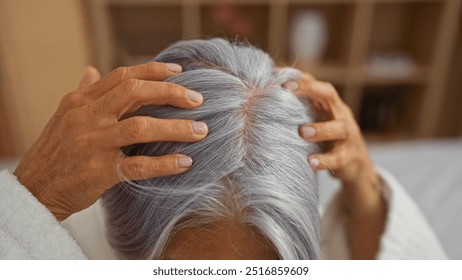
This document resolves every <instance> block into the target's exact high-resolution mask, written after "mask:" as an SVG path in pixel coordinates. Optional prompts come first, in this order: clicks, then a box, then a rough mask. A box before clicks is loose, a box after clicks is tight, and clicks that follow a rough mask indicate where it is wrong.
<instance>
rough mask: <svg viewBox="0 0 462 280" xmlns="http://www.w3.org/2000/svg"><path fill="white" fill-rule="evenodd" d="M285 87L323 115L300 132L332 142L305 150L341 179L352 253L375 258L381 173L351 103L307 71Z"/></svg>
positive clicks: (380, 227)
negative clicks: (322, 147) (324, 147)
mask: <svg viewBox="0 0 462 280" xmlns="http://www.w3.org/2000/svg"><path fill="white" fill-rule="evenodd" d="M284 87H285V88H287V89H289V90H291V91H293V92H294V93H295V94H296V95H298V96H301V97H306V98H309V99H310V100H311V104H312V105H313V107H314V109H315V110H316V113H317V116H318V117H320V118H321V121H319V122H316V123H310V124H305V125H302V126H301V127H300V129H299V132H300V135H301V136H302V137H303V138H304V139H305V140H307V141H310V142H324V141H329V142H330V144H332V148H331V149H328V150H327V151H324V152H323V153H320V154H314V155H311V156H309V162H310V165H311V166H312V168H313V169H315V170H322V169H330V170H331V171H332V175H333V176H335V177H337V178H338V179H340V180H341V181H342V185H343V188H342V192H341V202H342V204H343V205H342V206H343V210H344V212H345V214H346V218H347V220H346V227H347V232H348V241H349V247H350V256H351V258H353V259H373V258H375V257H376V255H377V252H378V250H379V244H380V240H381V239H380V238H381V235H382V233H383V231H384V228H385V217H386V205H385V202H384V200H383V197H382V194H381V190H380V188H377V187H376V186H378V185H379V184H380V179H379V176H378V175H377V173H376V172H375V169H374V165H373V163H372V160H371V158H370V156H369V153H368V151H367V146H366V142H365V141H364V138H363V136H362V135H361V130H360V129H359V126H358V124H357V123H356V121H355V118H354V116H353V113H352V111H351V109H350V108H349V107H348V106H347V105H346V104H345V103H344V102H343V101H342V99H340V97H339V95H338V93H337V91H336V90H335V88H334V86H332V84H330V83H326V82H321V81H317V80H316V79H314V78H313V76H311V75H310V74H304V75H303V77H302V78H301V79H300V80H297V81H290V82H287V83H285V85H284Z"/></svg>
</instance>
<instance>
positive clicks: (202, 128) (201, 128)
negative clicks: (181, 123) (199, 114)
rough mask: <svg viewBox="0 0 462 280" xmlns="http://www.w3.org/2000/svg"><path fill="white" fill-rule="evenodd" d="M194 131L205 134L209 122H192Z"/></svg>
mask: <svg viewBox="0 0 462 280" xmlns="http://www.w3.org/2000/svg"><path fill="white" fill-rule="evenodd" d="M192 126H193V130H194V133H196V134H205V133H207V124H206V123H204V122H193V123H192Z"/></svg>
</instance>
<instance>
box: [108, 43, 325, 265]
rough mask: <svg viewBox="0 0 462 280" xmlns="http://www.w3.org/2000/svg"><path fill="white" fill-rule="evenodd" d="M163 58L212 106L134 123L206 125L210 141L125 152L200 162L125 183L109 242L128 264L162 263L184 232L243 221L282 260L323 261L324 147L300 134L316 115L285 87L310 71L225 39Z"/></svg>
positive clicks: (111, 216)
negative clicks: (319, 159)
mask: <svg viewBox="0 0 462 280" xmlns="http://www.w3.org/2000/svg"><path fill="white" fill-rule="evenodd" d="M155 60H156V61H161V62H172V63H178V64H180V65H182V67H183V73H181V74H179V75H177V76H175V77H173V78H170V79H168V81H170V82H174V83H177V84H180V85H182V86H185V87H187V88H189V89H192V90H195V91H198V92H200V93H202V95H203V96H204V104H203V105H202V106H201V107H199V108H197V109H192V110H182V109H177V108H173V107H166V106H163V107H162V106H144V107H142V108H140V109H139V110H138V111H137V112H136V113H135V114H131V115H129V116H126V117H130V116H133V115H144V116H152V117H156V118H175V119H193V120H197V121H203V122H205V123H207V125H208V127H209V134H208V136H207V137H206V138H205V139H204V140H202V141H199V142H196V143H175V142H163V143H149V144H136V145H132V146H130V147H126V148H125V150H124V152H125V154H126V155H149V156H156V155H164V154H170V153H182V154H186V155H189V156H191V157H192V158H193V160H194V164H193V166H192V167H191V169H190V170H189V171H187V172H185V173H184V174H181V175H176V176H166V177H161V178H154V179H149V180H143V181H137V182H125V183H122V184H119V185H118V186H116V187H114V188H112V189H111V190H109V191H108V192H107V193H106V194H105V195H104V197H103V201H104V205H105V208H106V213H107V221H106V222H107V225H108V237H109V240H110V243H111V245H112V246H113V247H114V248H115V249H116V250H117V251H118V252H119V254H120V257H122V258H130V259H146V258H151V259H156V258H161V257H162V253H163V251H164V250H165V247H166V245H167V244H168V241H169V238H170V237H171V236H172V235H173V234H175V232H177V231H178V230H180V229H182V228H185V227H189V226H198V225H201V224H207V223H211V222H213V221H216V220H223V219H226V218H229V217H236V219H237V221H238V222H240V223H244V224H247V225H249V226H252V227H254V228H256V230H258V231H259V232H260V233H261V234H262V235H263V236H264V237H265V238H266V239H267V240H269V242H270V243H271V245H272V246H273V248H274V249H275V250H276V252H277V253H278V254H279V257H280V258H281V259H317V258H318V257H319V252H320V248H319V247H320V238H319V236H320V232H319V231H320V221H319V213H318V210H317V206H318V196H317V182H316V176H315V174H314V171H313V170H312V169H311V168H310V167H309V165H308V163H307V156H308V154H311V153H313V152H316V151H317V146H316V145H315V144H312V143H306V142H305V141H304V140H303V139H301V138H300V136H299V135H298V127H299V126H300V125H301V124H304V123H309V122H312V121H313V120H312V117H313V114H312V112H311V111H310V109H309V106H305V105H306V104H303V102H302V101H300V100H299V99H298V98H297V97H295V96H294V95H293V94H292V93H290V92H288V91H286V90H284V89H283V88H282V87H281V85H282V84H283V83H284V82H286V81H288V80H292V79H296V78H299V77H300V75H301V74H300V72H298V71H297V70H295V69H292V68H283V69H280V70H278V71H276V70H274V63H273V60H272V59H271V58H270V57H269V56H268V55H267V54H266V53H264V52H263V51H261V50H258V49H256V48H254V47H252V46H249V45H247V44H241V43H232V42H229V41H226V40H223V39H212V40H192V41H182V42H178V43H176V44H174V45H172V46H170V47H169V48H167V49H166V50H164V51H163V52H161V53H160V54H159V55H158V56H157V57H156V58H155ZM204 242H206V240H204Z"/></svg>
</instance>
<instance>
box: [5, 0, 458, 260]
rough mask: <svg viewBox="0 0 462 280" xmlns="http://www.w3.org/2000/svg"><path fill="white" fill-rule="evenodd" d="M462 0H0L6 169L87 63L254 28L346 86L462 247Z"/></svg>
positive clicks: (380, 155)
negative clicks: (459, 216)
mask: <svg viewBox="0 0 462 280" xmlns="http://www.w3.org/2000/svg"><path fill="white" fill-rule="evenodd" d="M461 2H462V1H460V0H234V1H219V0H65V1H63V0H41V1H33V0H21V1H14V0H0V158H3V160H0V169H1V167H2V162H3V166H9V167H10V168H13V166H14V164H15V162H17V159H18V157H20V156H21V155H22V154H23V153H24V152H25V151H26V150H27V149H28V147H30V145H31V144H32V143H33V142H34V141H35V139H36V138H37V137H38V135H39V134H40V132H41V131H42V129H43V127H44V126H45V124H46V122H47V121H48V119H49V118H50V117H51V115H52V114H53V112H54V111H55V110H56V107H57V105H58V103H59V100H60V99H61V97H62V96H63V95H64V94H66V93H67V92H69V91H71V90H73V89H75V88H76V87H77V85H78V83H79V80H80V78H81V75H82V74H83V70H84V66H85V65H88V64H92V65H95V66H97V67H98V68H99V69H101V71H102V72H103V73H108V72H110V71H111V69H114V68H115V67H117V66H120V65H132V64H137V63H141V62H144V61H146V60H147V59H150V58H152V57H153V56H155V55H156V54H157V53H158V52H159V51H161V50H163V49H164V48H165V47H167V46H168V45H170V44H171V43H173V42H176V41H178V40H181V39H193V38H212V37H217V36H219V37H229V38H232V39H237V40H247V41H249V42H250V43H252V44H254V45H256V46H258V47H260V48H262V49H263V50H265V51H267V52H269V53H270V54H271V56H272V57H273V58H274V59H275V61H276V62H277V64H278V65H281V66H295V67H298V68H300V69H302V70H305V71H309V72H312V73H313V74H314V75H315V76H316V77H317V78H318V79H322V80H326V81H329V82H331V83H333V84H334V85H335V87H336V88H337V90H338V91H339V93H340V95H341V97H342V98H343V99H344V100H345V102H346V103H347V104H348V105H349V106H350V107H351V108H352V109H353V112H354V113H355V116H356V118H357V121H358V123H359V124H360V126H361V128H362V131H363V133H364V135H365V136H366V138H367V140H368V141H369V143H370V145H371V151H372V155H373V157H374V158H375V159H376V161H377V162H378V163H379V164H381V165H384V166H385V167H386V168H388V169H389V170H391V171H392V172H394V173H395V175H396V176H397V177H398V179H399V180H400V181H401V182H403V184H405V186H406V188H407V189H408V191H409V192H410V193H411V194H412V195H413V197H414V198H415V199H416V201H417V202H418V203H419V205H420V206H422V207H423V208H424V209H423V211H424V213H425V214H426V215H427V217H428V218H429V219H430V222H431V223H432V225H433V226H434V227H435V228H436V230H437V233H438V235H439V237H440V238H441V239H442V240H443V242H444V245H445V248H446V249H447V250H448V252H449V253H450V256H451V257H453V258H462V245H461V244H462V242H460V236H462V225H461V226H458V227H456V228H454V224H459V222H456V221H455V217H456V215H457V213H458V214H462V206H461V205H462V188H461V182H462V177H461V175H459V174H462V167H461V166H462V141H461V139H462V138H460V137H461V136H462V107H461V105H462V16H461V8H462V3H461ZM6 158H12V159H11V160H6ZM438 168H440V169H438ZM425 174H426V175H427V177H425V176H423V175H425ZM434 174H439V175H440V176H439V177H438V176H434ZM457 176H458V177H457ZM443 177H444V178H443ZM448 178H449V179H448ZM326 184H327V183H326ZM422 185H425V186H426V187H425V186H424V187H425V188H424V187H423V186H422ZM432 189H433V191H432ZM321 195H322V199H324V200H325V199H327V197H328V195H324V196H323V194H321Z"/></svg>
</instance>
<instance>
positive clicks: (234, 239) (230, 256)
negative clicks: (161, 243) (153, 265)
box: [162, 219, 278, 260]
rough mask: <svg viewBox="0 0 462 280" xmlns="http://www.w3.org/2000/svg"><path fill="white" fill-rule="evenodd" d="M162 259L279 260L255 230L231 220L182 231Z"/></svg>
mask: <svg viewBox="0 0 462 280" xmlns="http://www.w3.org/2000/svg"><path fill="white" fill-rule="evenodd" d="M204 240H206V242H204ZM162 259H169V260H276V259H278V255H277V253H276V251H275V250H274V249H273V248H272V247H271V245H270V244H269V242H268V241H267V240H266V238H265V237H264V236H263V235H261V234H260V233H259V232H258V231H257V230H256V229H255V228H253V227H251V226H248V225H245V224H242V223H239V222H236V221H234V220H231V219H230V220H226V221H216V222H213V223H210V224H207V225H205V226H200V227H194V228H191V227H188V228H185V229H182V230H180V231H179V232H178V233H177V234H175V236H174V237H173V238H172V239H171V240H170V241H169V244H168V245H167V247H166V249H165V252H164V255H163V258H162Z"/></svg>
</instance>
